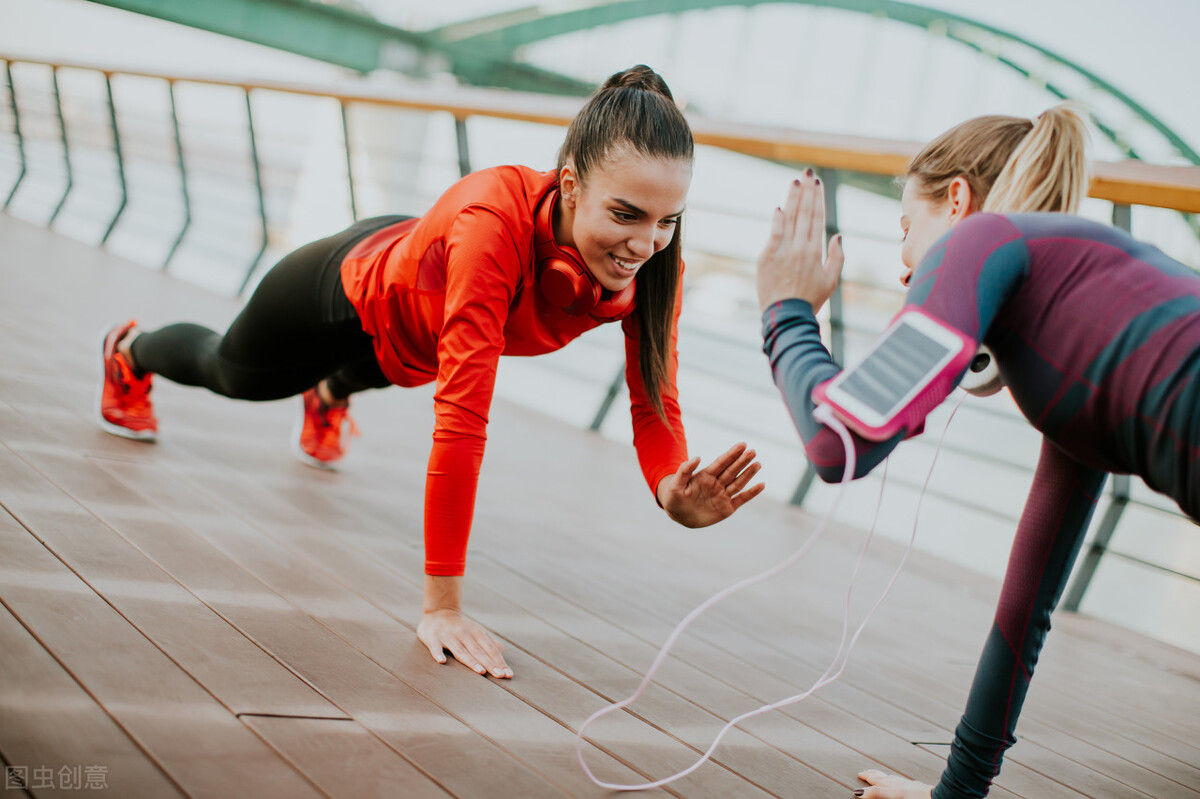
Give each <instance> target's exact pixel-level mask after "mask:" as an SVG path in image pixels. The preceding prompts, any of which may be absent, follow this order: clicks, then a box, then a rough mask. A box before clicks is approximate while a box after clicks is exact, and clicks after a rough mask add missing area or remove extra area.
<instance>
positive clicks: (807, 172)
mask: <svg viewBox="0 0 1200 799" xmlns="http://www.w3.org/2000/svg"><path fill="white" fill-rule="evenodd" d="M804 174H805V175H806V176H807V177H810V178H811V177H812V176H813V171H812V167H811V166H810V167H809V168H808V169H806V170H805V171H804Z"/></svg>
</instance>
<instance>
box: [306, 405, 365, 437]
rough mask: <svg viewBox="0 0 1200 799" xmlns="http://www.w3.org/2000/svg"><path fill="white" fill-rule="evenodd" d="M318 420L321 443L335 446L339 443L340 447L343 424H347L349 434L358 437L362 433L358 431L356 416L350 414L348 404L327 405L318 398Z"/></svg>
mask: <svg viewBox="0 0 1200 799" xmlns="http://www.w3.org/2000/svg"><path fill="white" fill-rule="evenodd" d="M317 403H318V404H317V414H316V415H317V421H318V422H319V424H320V427H321V430H320V437H321V445H322V446H329V447H333V446H335V445H337V446H338V447H339V448H340V443H341V442H340V438H341V432H342V425H343V424H345V425H346V426H347V428H348V429H347V431H346V432H347V434H348V435H351V436H354V437H355V438H358V437H359V436H360V435H361V434H360V433H359V432H358V425H357V424H355V423H354V418H353V417H352V416H351V415H350V409H349V407H348V406H346V405H326V404H325V403H323V402H321V401H320V399H318V400H317Z"/></svg>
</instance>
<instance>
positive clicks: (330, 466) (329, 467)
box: [290, 397, 338, 472]
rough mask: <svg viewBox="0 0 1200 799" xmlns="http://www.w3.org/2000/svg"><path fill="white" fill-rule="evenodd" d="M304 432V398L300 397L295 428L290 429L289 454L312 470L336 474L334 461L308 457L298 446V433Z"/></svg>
mask: <svg viewBox="0 0 1200 799" xmlns="http://www.w3.org/2000/svg"><path fill="white" fill-rule="evenodd" d="M303 430H304V398H303V397H301V402H300V417H299V418H298V419H297V420H296V424H295V426H293V427H292V440H291V447H290V449H291V452H292V457H293V458H295V459H296V460H298V461H300V462H301V463H303V464H304V465H305V466H308V467H309V468H312V469H320V470H321V471H323V472H336V471H337V470H338V467H337V462H336V461H323V460H318V459H317V458H314V457H313V456H312V455H309V454H308V453H307V452H305V451H304V449H303V448H302V447H301V446H300V433H301V432H302V431H303Z"/></svg>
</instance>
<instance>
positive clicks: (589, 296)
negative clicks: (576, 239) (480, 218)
mask: <svg viewBox="0 0 1200 799" xmlns="http://www.w3.org/2000/svg"><path fill="white" fill-rule="evenodd" d="M559 194H560V192H559V190H558V188H557V187H556V188H554V189H551V190H550V191H549V192H548V193H547V194H546V196H545V197H544V198H543V199H542V202H541V204H540V205H539V206H538V208H537V212H536V214H535V216H534V224H533V249H534V252H533V257H534V259H535V260H534V268H535V269H536V270H537V272H538V288H540V289H541V292H542V296H543V297H545V298H546V299H547V300H549V301H550V302H551V303H552V304H553V305H554V306H555V307H557V308H562V309H563V310H564V311H566V312H567V313H569V314H571V315H572V316H581V315H583V314H588V315H589V316H591V317H592V318H593V319H595V320H597V321H599V322H612V321H615V320H617V319H622V318H624V317H626V316H628V315H629V313H630V312H631V311H632V310H633V301H634V295H635V294H636V285H637V281H636V280H633V281H631V282H630V283H629V285H628V286H626V287H625V288H623V289H621V290H620V291H618V292H617V293H615V294H612V295H611V296H609V297H604V294H605V290H604V287H603V286H601V285H600V282H599V281H598V280H596V278H595V276H593V275H592V273H591V270H589V269H588V268H587V264H585V263H584V262H583V257H582V256H580V254H579V253H578V252H577V251H576V250H575V249H574V248H572V247H560V246H559V245H558V242H556V241H555V240H554V206H555V204H556V203H557V202H558V198H559Z"/></svg>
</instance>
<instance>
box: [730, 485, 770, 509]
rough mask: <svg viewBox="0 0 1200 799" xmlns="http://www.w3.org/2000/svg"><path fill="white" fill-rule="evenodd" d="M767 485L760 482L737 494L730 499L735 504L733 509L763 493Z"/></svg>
mask: <svg viewBox="0 0 1200 799" xmlns="http://www.w3.org/2000/svg"><path fill="white" fill-rule="evenodd" d="M766 487H767V484H766V483H758V484H757V485H753V486H750V487H749V488H747V489H746V490H745V491H743V492H742V493H740V494H737V495H735V496H734V497H733V498H732V499H731V500H730V501H731V502H732V504H733V509H734V510H737V509H738V508H740V507H742V506H743V505H745V504H746V503H747V502H749V501H750V500H752V499H754V498H755V497H757V496H758V495H759V494H761V493H762V492H763V491H764V490H765V489H766Z"/></svg>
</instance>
